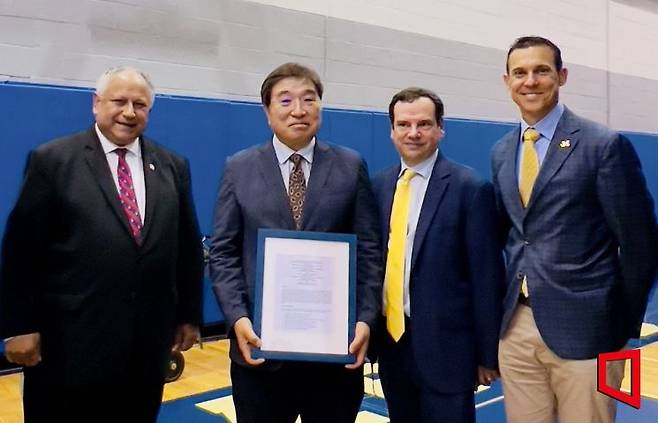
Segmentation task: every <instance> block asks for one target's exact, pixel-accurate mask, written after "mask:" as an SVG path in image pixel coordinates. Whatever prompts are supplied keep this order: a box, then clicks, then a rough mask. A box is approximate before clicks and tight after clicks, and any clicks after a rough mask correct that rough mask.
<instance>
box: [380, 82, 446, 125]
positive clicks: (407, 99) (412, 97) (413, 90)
mask: <svg viewBox="0 0 658 423" xmlns="http://www.w3.org/2000/svg"><path fill="white" fill-rule="evenodd" d="M421 97H426V98H429V99H430V100H431V101H432V103H434V117H435V118H436V123H437V125H439V126H440V127H443V102H442V101H441V99H440V98H439V96H438V95H436V94H435V93H434V92H432V91H430V90H426V89H424V88H418V87H409V88H405V89H404V90H402V91H400V92H399V93H397V94H395V95H394V96H393V98H392V99H391V103H390V104H389V105H388V118H389V119H390V120H391V127H393V126H394V123H395V116H394V113H393V109H394V108H395V104H396V103H399V102H403V103H413V102H414V101H416V100H418V99H419V98H421Z"/></svg>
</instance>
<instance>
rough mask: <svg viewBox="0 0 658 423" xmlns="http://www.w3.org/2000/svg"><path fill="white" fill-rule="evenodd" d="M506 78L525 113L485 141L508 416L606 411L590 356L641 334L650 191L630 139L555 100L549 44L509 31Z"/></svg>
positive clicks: (648, 271)
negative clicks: (499, 261) (497, 248)
mask: <svg viewBox="0 0 658 423" xmlns="http://www.w3.org/2000/svg"><path fill="white" fill-rule="evenodd" d="M504 80H505V83H506V84H507V87H508V89H509V91H510V94H511V96H512V99H513V100H514V102H515V103H516V104H517V105H518V107H519V110H520V111H521V117H522V121H521V124H520V125H518V126H517V127H516V128H515V129H514V130H512V131H511V132H510V133H509V134H507V135H506V136H505V137H504V138H503V139H501V140H500V141H499V142H498V143H497V144H496V145H495V146H494V148H493V152H492V166H493V180H494V186H495V188H496V195H497V202H498V207H499V211H500V216H501V228H502V234H503V237H504V239H505V240H506V244H505V252H506V258H507V292H506V295H505V298H504V303H503V304H504V306H503V307H504V314H503V323H502V328H501V342H500V347H499V348H500V352H499V363H500V371H501V375H502V381H503V389H504V392H505V407H506V412H507V417H508V421H509V422H512V423H513V422H523V423H527V422H554V421H555V420H556V418H557V417H559V420H560V421H561V422H567V423H568V422H581V421H589V422H610V421H613V420H614V418H615V400H614V399H612V398H610V397H607V396H605V395H603V394H601V393H599V392H597V360H596V357H597V355H598V354H599V353H602V352H611V351H617V350H620V349H622V348H624V346H625V345H626V343H627V342H628V340H629V338H631V337H634V336H637V335H639V328H640V325H641V323H642V319H643V316H644V311H645V308H646V304H647V296H648V293H649V290H650V288H651V286H652V283H653V281H654V278H655V276H656V265H657V264H658V257H657V256H656V252H657V250H656V245H658V228H657V226H656V217H655V215H654V208H653V201H652V199H651V197H650V194H649V193H648V191H647V187H646V183H645V180H644V176H643V175H642V169H641V166H640V161H639V160H638V157H637V155H636V153H635V150H634V149H633V146H632V145H631V144H630V142H629V141H628V140H627V139H626V138H625V137H623V136H621V135H619V134H617V133H615V132H613V131H611V130H609V129H607V128H605V127H604V126H602V125H599V124H597V123H594V122H591V121H589V120H586V119H583V118H581V117H578V116H577V115H575V114H574V113H572V112H571V111H570V110H569V109H567V108H566V107H565V106H564V105H562V104H561V103H560V102H559V101H558V97H559V90H560V87H561V86H562V85H564V84H565V83H566V81H567V69H566V68H564V67H563V66H562V58H561V54H560V50H559V48H558V47H557V46H556V45H555V44H553V43H552V42H551V41H549V40H547V39H545V38H541V37H522V38H519V39H518V40H516V41H515V42H514V44H512V46H511V48H510V49H509V51H508V54H507V73H506V74H505V75H504ZM623 374H624V363H623V361H619V362H612V363H610V364H609V365H608V376H607V381H608V385H609V386H612V387H615V388H617V389H618V388H619V386H620V384H621V380H622V378H623Z"/></svg>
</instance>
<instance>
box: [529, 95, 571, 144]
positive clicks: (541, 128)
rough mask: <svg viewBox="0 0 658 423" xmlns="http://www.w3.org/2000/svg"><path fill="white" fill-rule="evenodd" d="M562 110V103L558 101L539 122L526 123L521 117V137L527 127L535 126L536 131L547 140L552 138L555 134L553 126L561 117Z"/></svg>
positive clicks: (554, 126) (555, 125)
mask: <svg viewBox="0 0 658 423" xmlns="http://www.w3.org/2000/svg"><path fill="white" fill-rule="evenodd" d="M562 112H564V105H563V104H562V103H558V104H557V105H556V106H555V107H553V110H551V111H550V112H548V114H547V115H546V116H544V117H543V118H542V120H540V121H539V122H537V123H536V124H534V125H528V124H527V123H526V122H525V121H524V120H523V119H521V139H523V133H524V132H525V130H526V129H528V128H531V127H532V128H535V129H536V130H537V132H539V133H540V134H541V136H542V137H544V138H546V139H548V140H549V141H550V140H552V139H553V135H554V134H555V128H557V124H558V122H559V121H560V118H561V117H562Z"/></svg>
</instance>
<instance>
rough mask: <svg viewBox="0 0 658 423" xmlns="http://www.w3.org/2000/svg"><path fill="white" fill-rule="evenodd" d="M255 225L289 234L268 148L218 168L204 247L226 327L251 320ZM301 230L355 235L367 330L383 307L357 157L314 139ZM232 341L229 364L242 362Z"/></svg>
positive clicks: (366, 188) (375, 237)
mask: <svg viewBox="0 0 658 423" xmlns="http://www.w3.org/2000/svg"><path fill="white" fill-rule="evenodd" d="M259 228H273V229H288V230H294V229H295V225H294V221H293V218H292V214H291V212H290V206H289V203H288V195H287V193H286V189H285V185H284V183H283V178H282V177H281V171H280V169H279V164H278V162H277V158H276V154H275V152H274V146H273V145H272V142H271V141H269V142H267V143H265V144H262V145H259V146H255V147H251V148H249V149H246V150H243V151H241V152H239V153H237V154H235V155H234V156H232V157H230V158H229V159H228V160H227V162H226V166H225V169H224V176H223V178H222V182H221V187H220V190H219V197H218V199H217V206H216V209H215V221H214V228H213V237H212V240H211V244H210V276H211V280H212V283H213V287H214V290H215V294H216V295H217V298H218V300H219V302H220V305H221V307H222V311H223V312H224V315H225V316H226V323H227V327H228V328H232V327H233V324H234V323H235V321H236V320H238V319H239V318H241V317H244V316H247V317H249V318H250V319H253V304H254V282H255V278H256V241H257V233H258V229H259ZM302 230H304V231H317V232H337V233H354V234H356V235H357V301H356V302H357V320H359V321H363V322H365V323H368V324H369V325H370V327H371V328H372V327H373V324H374V322H375V319H376V317H377V315H378V314H379V311H380V307H381V261H380V256H381V254H380V249H379V245H380V239H379V231H378V229H377V208H376V205H375V202H374V198H373V196H372V190H371V187H370V181H369V179H368V172H367V169H366V165H365V163H364V161H363V160H362V159H361V158H360V157H359V156H358V155H357V153H355V152H353V151H351V150H348V149H346V148H343V147H339V146H335V145H329V144H325V143H322V142H316V145H315V150H314V153H313V164H312V166H311V173H310V177H309V181H308V186H307V189H306V197H305V201H304V212H303V216H302ZM234 344H235V343H232V344H231V359H232V360H235V361H236V362H238V363H243V360H242V357H241V356H240V354H239V351H238V350H237V348H236V346H235V345H234Z"/></svg>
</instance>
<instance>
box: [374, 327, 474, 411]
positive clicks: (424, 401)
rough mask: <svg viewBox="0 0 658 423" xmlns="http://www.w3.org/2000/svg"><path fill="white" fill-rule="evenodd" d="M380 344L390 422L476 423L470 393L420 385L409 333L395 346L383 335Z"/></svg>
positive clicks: (382, 372) (471, 393)
mask: <svg viewBox="0 0 658 423" xmlns="http://www.w3.org/2000/svg"><path fill="white" fill-rule="evenodd" d="M406 327H407V328H409V327H410V325H406ZM380 345H381V350H380V351H379V377H380V379H381V381H382V388H383V390H384V396H385V397H386V403H387V405H388V415H389V417H390V419H391V423H445V422H450V423H453V422H454V423H473V422H475V404H474V401H475V400H474V394H473V391H467V392H456V393H454V392H449V393H443V392H437V391H436V390H433V389H431V388H430V387H428V386H426V385H425V384H424V383H423V382H422V380H421V378H420V372H422V366H421V365H420V364H419V363H417V362H416V359H415V358H414V354H413V348H412V346H411V333H410V331H407V332H405V333H404V335H402V338H400V341H398V342H397V343H396V342H394V341H393V339H392V338H391V337H390V336H388V334H386V339H383V340H382V342H381V344H380ZM440 364H441V363H434V365H440ZM464 371H470V370H466V369H465V370H464Z"/></svg>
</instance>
